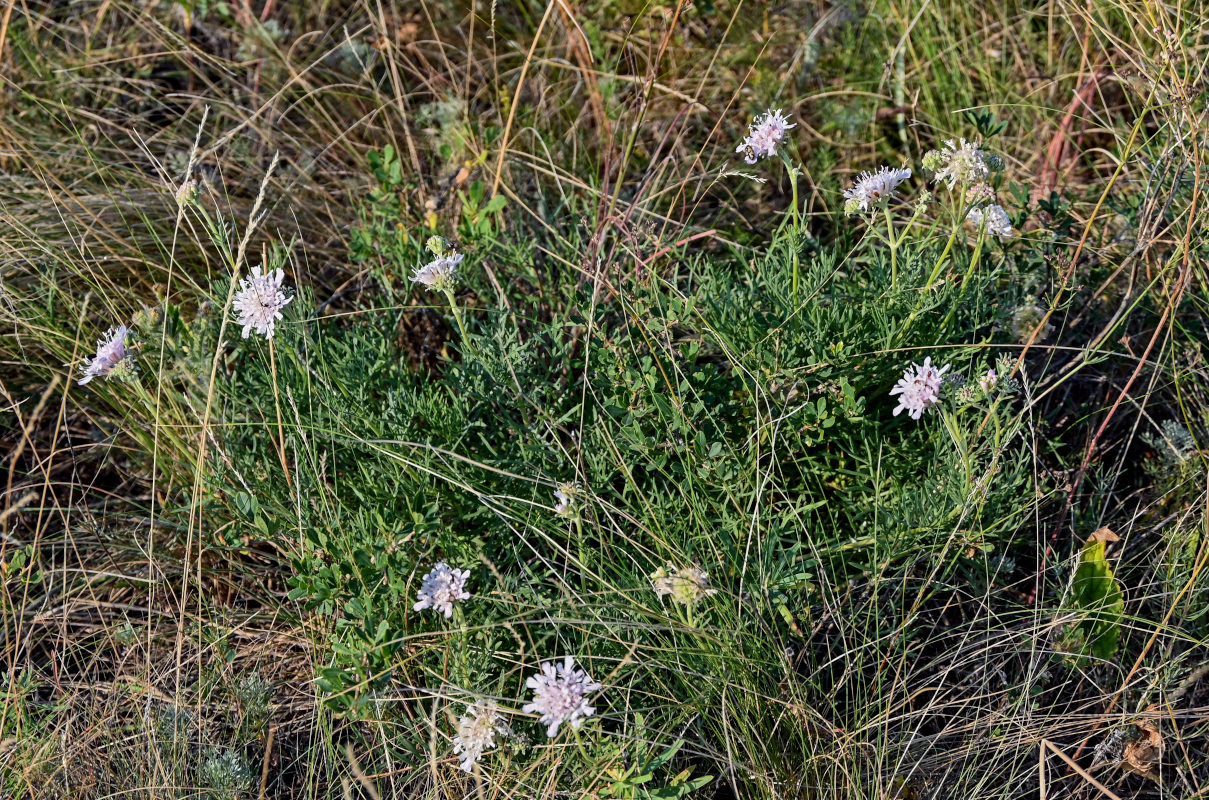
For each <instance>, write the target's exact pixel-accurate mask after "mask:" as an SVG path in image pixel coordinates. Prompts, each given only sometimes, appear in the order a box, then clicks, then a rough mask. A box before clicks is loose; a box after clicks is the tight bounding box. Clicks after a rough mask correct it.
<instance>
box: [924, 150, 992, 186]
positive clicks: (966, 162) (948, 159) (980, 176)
mask: <svg viewBox="0 0 1209 800" xmlns="http://www.w3.org/2000/svg"><path fill="white" fill-rule="evenodd" d="M958 141H960V142H961V144H960V145H959V144H957V142H958ZM944 145H945V146H944V149H942V150H932V151H929V152H928V153H926V154H924V166H925V167H927V168H928V169H930V170H931V171H932V172H933V173H934V174H933V176H932V181H933V182H934V183H940V182H942V181H943V182H946V183H948V184H949V188H950V189H954V188H956V187H957V186H958V185H961V186H969V185H972V184H975V183H979V182H981V181H985V180H986V179H987V178H988V177H990V174H991V168H990V166H989V164H988V163H987V154H986V152H984V151H983V149H982V148H981V147H980V146H979V145H978V144H977V143H975V142H967V141H966V140H965V139H959V140H953V139H946V140H945V143H944Z"/></svg>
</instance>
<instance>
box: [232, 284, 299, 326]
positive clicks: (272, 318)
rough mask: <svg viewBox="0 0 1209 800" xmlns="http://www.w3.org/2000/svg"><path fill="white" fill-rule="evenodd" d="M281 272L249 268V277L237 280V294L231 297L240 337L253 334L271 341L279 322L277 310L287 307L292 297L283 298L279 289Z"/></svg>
mask: <svg viewBox="0 0 1209 800" xmlns="http://www.w3.org/2000/svg"><path fill="white" fill-rule="evenodd" d="M284 279H285V273H284V272H282V271H281V270H276V271H271V272H261V268H260V267H253V268H252V274H251V275H250V276H248V277H246V278H240V280H239V293H238V294H236V295H235V302H234V304H233V308H234V309H235V310H236V311H238V312H239V319H238V320H237V321H238V323H239V324H240V325H242V326H243V338H245V339H247V338H248V334H250V333H251V332H252V331H256V332H257V333H259V334H260V335H261V336H263V337H264V338H266V339H272V338H273V334H274V333H275V332H276V330H277V320H279V319H281V309H283V308H285V307H286V306H287V305H289V304H290V301H291V300H293V299H294V296H293V295H286V293H285V291H283V290H282V288H281V282H282V281H283V280H284Z"/></svg>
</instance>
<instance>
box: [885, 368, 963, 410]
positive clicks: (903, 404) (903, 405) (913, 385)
mask: <svg viewBox="0 0 1209 800" xmlns="http://www.w3.org/2000/svg"><path fill="white" fill-rule="evenodd" d="M948 369H949V365H948V364H945V365H944V366H943V367H941V368H940V369H937V368H936V367H934V366H932V359H931V358H925V359H924V363H923V366H920V365H918V364H912V365H911V366H909V367H907V369H905V370H904V371H903V377H902V378H901V379H900V380H899V382H898V383H897V384H895V386H894V388H893V389H891V390H890V394H891V396H893V395H898V396H899V397H898V407H897V408H895V409H894V416H896V417H897V416H898V415H899V412H901V411H904V410H905V411H906V412H907V415H908V416H909V417H911V419H919V418H920V417H921V416H923V413H924V412H925V411H927V410H928V409H929V408H931V407H932V406H934V405H936V404H937V403H939V402H940V388H941V385H942V384H943V383H944V378H943V377H942V376H943V375H944V374H945V372H947V371H948Z"/></svg>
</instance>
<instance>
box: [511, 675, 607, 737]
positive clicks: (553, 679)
mask: <svg viewBox="0 0 1209 800" xmlns="http://www.w3.org/2000/svg"><path fill="white" fill-rule="evenodd" d="M525 686H527V687H528V688H530V689H532V690H533V700H532V701H531V702H529V703H526V704H525V706H524V707H523V708H522V709H521V710H522V711H524V712H525V713H526V714H537V715H538V717H539V720H540V721H541V723H542V724H543V725H545V726H547V729H546V736H547V737H549V738H551V739H553V738H554V737H555V736H557V735H558V729H559V727H561V726H562V725H563V724H564V723H568V724H570V726H571V727H572V728H578V727H579V726H580V725H582V724H583V721H584V720H585V719H587V718H588V717H590V716H592V715H593V714H595V713H596V708H595V707H594V706H592V705H590V704H589V702H588V696H589V695H591V694H592V693H594V692H596V691H598V690H599V689H600V688H601V687H600V684H599V683H596V682H595V681H594V680H592V678H591V677H590V676H589V675H588V673H587V672H586V671H585V670H582V669H579V668H577V667H576V666H575V659H574V658H572V657H571V656H567V657H566V658H564V659H563V661H562V663H561V664H560V663H558V662H555V661H546V662H544V663H543V664H542V665H541V670H540V671H539V672H538V673H537V674H536V675H534V676H532V677H530V678H529V679H527V680H526V681H525Z"/></svg>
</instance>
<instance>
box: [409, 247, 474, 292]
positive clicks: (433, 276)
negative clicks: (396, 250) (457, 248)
mask: <svg viewBox="0 0 1209 800" xmlns="http://www.w3.org/2000/svg"><path fill="white" fill-rule="evenodd" d="M463 257H464V256H463V255H462V254H461V253H457V252H453V251H449V252H447V253H446V254H445V255H441V256H437V257H436V258H434V259H433V260H432V261H429V262H428V263H427V264H425V265H424V266H422V267H417V268H416V271H415V272H413V273H412V276H411V281H412V283H422V284H424V285H425V286H427V287H428V288H430V289H436V290H437V291H438V292H449V291H452V290H453V287H455V286H457V285H458V264H461V263H462V258H463Z"/></svg>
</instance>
